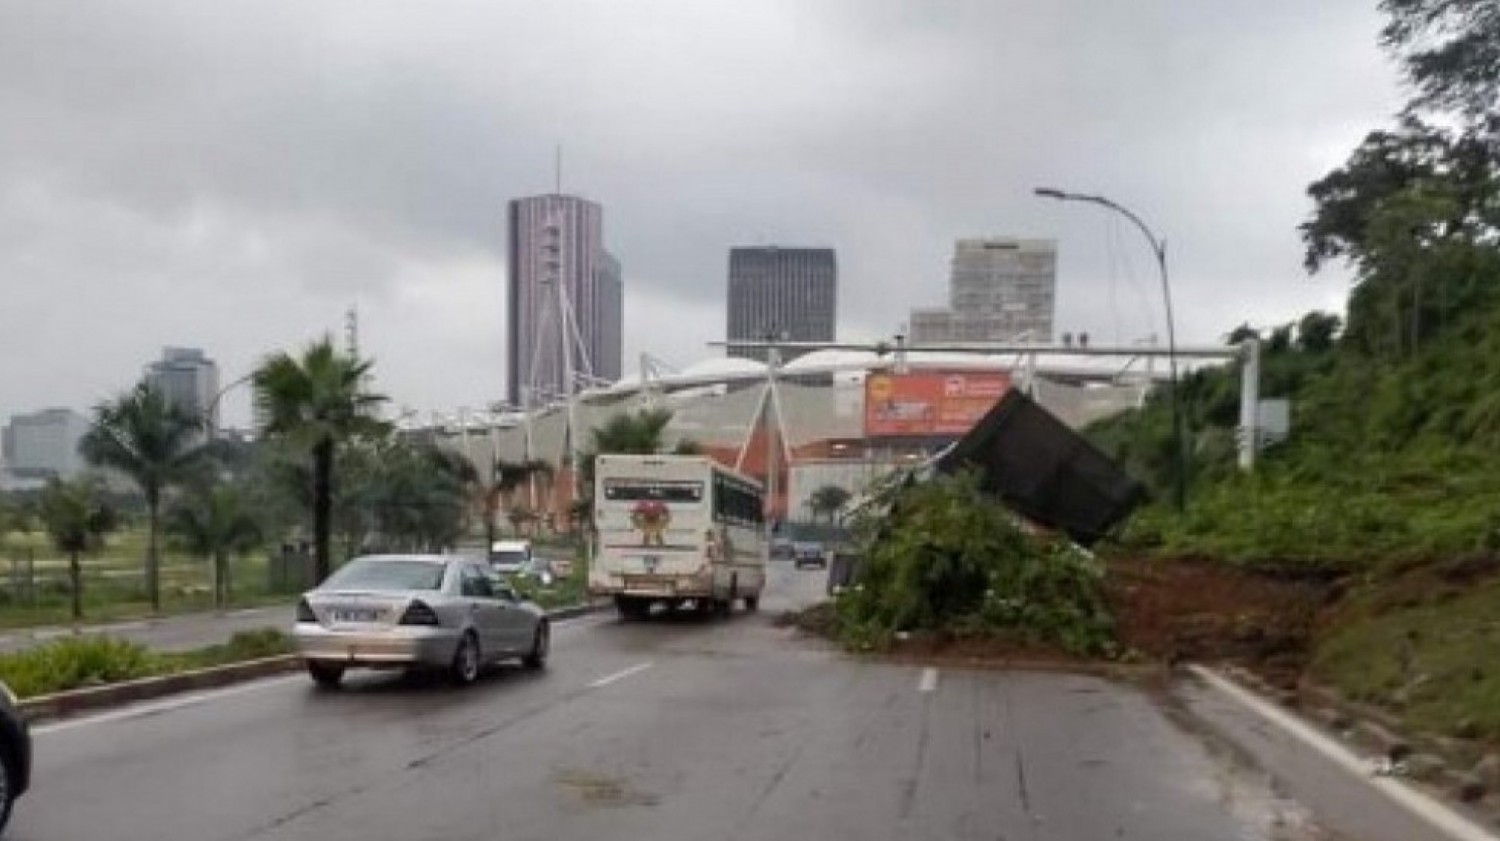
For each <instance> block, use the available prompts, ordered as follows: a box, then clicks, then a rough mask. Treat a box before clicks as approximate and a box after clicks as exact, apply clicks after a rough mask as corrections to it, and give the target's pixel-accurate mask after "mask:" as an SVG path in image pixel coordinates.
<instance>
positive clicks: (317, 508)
mask: <svg viewBox="0 0 1500 841" xmlns="http://www.w3.org/2000/svg"><path fill="white" fill-rule="evenodd" d="M371 365H372V363H371V362H369V361H367V360H360V359H356V358H354V357H352V356H347V355H345V354H342V353H339V352H338V350H337V349H335V347H334V345H333V340H332V339H331V338H328V337H324V338H323V339H321V340H319V341H317V342H313V343H312V344H311V345H309V346H308V347H307V348H306V350H304V351H303V353H302V355H301V356H300V357H294V356H292V355H290V354H287V353H277V354H274V355H272V356H270V357H269V358H267V359H266V360H265V361H264V362H262V363H261V365H260V367H258V368H257V369H256V370H255V373H254V375H253V377H252V382H253V384H254V388H255V408H256V411H257V413H258V416H259V417H260V418H261V419H262V422H263V428H262V430H261V432H262V433H263V434H264V436H265V437H267V438H268V439H270V440H272V441H275V442H279V443H280V444H282V445H283V446H286V447H288V448H289V449H291V450H292V451H294V452H301V453H303V454H304V455H307V456H311V464H312V472H311V476H310V491H311V500H310V501H311V507H312V528H313V547H314V549H313V551H314V556H315V558H314V561H315V565H316V567H317V571H316V574H317V577H318V580H320V581H321V580H322V579H324V578H326V577H327V576H328V573H329V572H330V571H331V568H332V555H331V550H330V536H331V534H332V529H333V487H334V469H335V467H334V465H335V461H334V458H335V453H336V450H337V448H338V446H339V444H341V443H343V442H345V441H349V440H351V439H355V438H359V437H361V436H366V437H380V436H382V435H384V434H386V432H387V431H388V429H389V427H388V426H387V425H386V424H384V423H382V422H381V421H380V420H378V419H377V417H376V411H377V409H378V408H379V406H380V405H381V404H382V403H384V402H385V397H383V396H381V395H379V394H375V393H372V392H370V391H369V390H367V388H366V384H367V382H368V379H369V374H370V368H371Z"/></svg>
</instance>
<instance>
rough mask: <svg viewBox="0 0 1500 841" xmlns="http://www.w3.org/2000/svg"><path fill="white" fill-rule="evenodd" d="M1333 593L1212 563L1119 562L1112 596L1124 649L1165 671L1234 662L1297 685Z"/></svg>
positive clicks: (1315, 582) (1321, 584) (1316, 583)
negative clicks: (1160, 663)
mask: <svg viewBox="0 0 1500 841" xmlns="http://www.w3.org/2000/svg"><path fill="white" fill-rule="evenodd" d="M1330 588H1331V585H1330V584H1329V582H1328V581H1326V580H1322V579H1314V578H1294V577H1288V576H1272V575H1267V574H1265V573H1254V572H1246V571H1243V570H1239V569H1236V568H1234V567H1231V566H1228V565H1226V564H1223V563H1215V562H1209V561H1193V560H1181V561H1141V560H1114V561H1111V562H1110V564H1109V577H1108V579H1107V590H1108V595H1109V602H1110V608H1111V609H1112V610H1113V611H1114V615H1115V620H1116V622H1117V623H1118V625H1119V637H1120V643H1121V645H1122V646H1123V647H1124V648H1125V649H1127V650H1129V649H1134V650H1136V651H1139V652H1141V653H1143V654H1147V655H1150V656H1152V657H1156V658H1160V659H1163V660H1165V661H1166V662H1168V663H1177V662H1180V661H1183V660H1196V661H1202V662H1225V661H1229V662H1235V663H1240V664H1242V665H1245V666H1249V667H1252V668H1254V669H1255V670H1256V671H1258V672H1260V673H1261V674H1262V675H1264V676H1265V677H1266V678H1267V679H1268V680H1271V681H1272V682H1273V683H1277V684H1281V685H1285V686H1287V687H1291V686H1294V685H1295V684H1296V680H1297V676H1298V674H1300V672H1301V670H1302V667H1303V666H1304V665H1305V663H1306V658H1307V653H1308V651H1309V649H1310V647H1311V643H1312V636H1313V632H1314V629H1315V626H1316V622H1317V618H1318V613H1319V611H1320V610H1321V609H1322V608H1323V606H1324V605H1325V604H1326V603H1327V601H1328V598H1329V596H1330Z"/></svg>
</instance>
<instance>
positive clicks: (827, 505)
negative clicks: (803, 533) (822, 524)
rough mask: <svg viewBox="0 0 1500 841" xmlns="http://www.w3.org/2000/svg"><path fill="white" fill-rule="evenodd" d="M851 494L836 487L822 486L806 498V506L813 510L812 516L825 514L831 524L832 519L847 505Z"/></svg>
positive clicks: (851, 496)
mask: <svg viewBox="0 0 1500 841" xmlns="http://www.w3.org/2000/svg"><path fill="white" fill-rule="evenodd" d="M851 498H853V494H851V493H849V491H847V490H845V489H844V488H841V487H839V486H838V485H824V486H822V487H821V488H818V489H817V490H815V491H813V492H812V496H811V497H809V498H808V500H807V505H808V507H809V508H811V509H812V510H813V516H814V517H816V516H817V515H819V514H825V515H827V516H828V522H830V523H832V522H833V519H834V517H836V516H838V513H839V512H840V511H842V510H843V509H844V506H845V505H848V504H849V500H850V499H851Z"/></svg>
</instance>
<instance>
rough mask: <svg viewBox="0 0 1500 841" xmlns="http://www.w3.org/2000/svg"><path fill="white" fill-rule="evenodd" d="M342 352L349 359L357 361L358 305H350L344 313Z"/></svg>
mask: <svg viewBox="0 0 1500 841" xmlns="http://www.w3.org/2000/svg"><path fill="white" fill-rule="evenodd" d="M344 350H345V352H347V353H348V354H349V357H350V358H351V359H359V305H358V304H350V305H349V310H348V311H347V312H345V313H344Z"/></svg>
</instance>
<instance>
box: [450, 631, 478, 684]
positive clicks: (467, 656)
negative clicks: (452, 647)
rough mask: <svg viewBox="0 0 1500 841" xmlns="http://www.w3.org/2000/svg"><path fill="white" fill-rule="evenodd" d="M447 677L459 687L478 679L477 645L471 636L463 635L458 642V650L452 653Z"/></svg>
mask: <svg viewBox="0 0 1500 841" xmlns="http://www.w3.org/2000/svg"><path fill="white" fill-rule="evenodd" d="M449 673H450V674H449V676H450V677H452V678H453V682H454V683H456V684H458V685H460V686H467V685H468V684H471V683H473V682H474V681H476V680H478V679H479V643H478V641H476V640H475V639H474V635H473V634H464V635H463V638H462V639H460V640H459V641H458V650H457V651H455V652H454V653H453V665H452V666H451V667H450V668H449Z"/></svg>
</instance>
